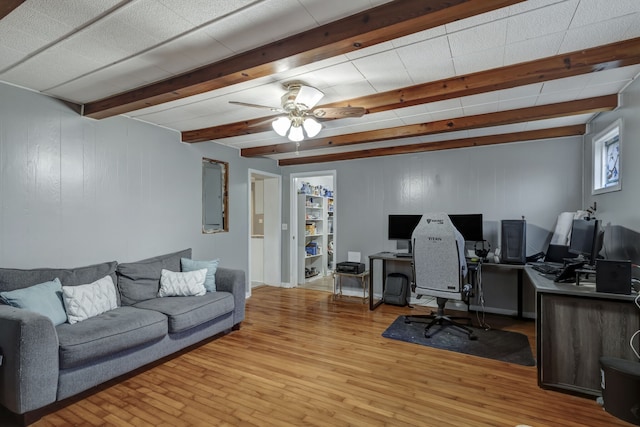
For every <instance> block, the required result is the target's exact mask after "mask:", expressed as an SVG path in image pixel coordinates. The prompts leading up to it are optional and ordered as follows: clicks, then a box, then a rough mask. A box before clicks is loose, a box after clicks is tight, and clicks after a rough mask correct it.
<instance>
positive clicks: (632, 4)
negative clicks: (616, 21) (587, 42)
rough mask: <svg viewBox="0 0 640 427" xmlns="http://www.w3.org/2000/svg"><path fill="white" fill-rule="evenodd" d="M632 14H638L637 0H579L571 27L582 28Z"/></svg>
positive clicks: (639, 3)
mask: <svg viewBox="0 0 640 427" xmlns="http://www.w3.org/2000/svg"><path fill="white" fill-rule="evenodd" d="M634 13H635V14H637V13H640V2H638V1H637V0H615V1H602V0H581V1H580V5H579V6H578V9H577V10H576V14H575V16H574V18H573V22H572V23H571V27H572V28H575V27H582V26H585V25H590V24H593V23H596V22H602V21H605V20H608V19H612V18H617V17H620V16H624V15H629V14H634Z"/></svg>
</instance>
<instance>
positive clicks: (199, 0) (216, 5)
mask: <svg viewBox="0 0 640 427" xmlns="http://www.w3.org/2000/svg"><path fill="white" fill-rule="evenodd" d="M260 1H262V0H216V1H211V0H189V1H188V2H185V1H184V0H159V2H160V3H162V4H163V5H164V6H165V7H167V8H168V9H170V10H172V11H173V12H174V13H175V14H176V15H178V16H180V17H182V18H184V19H185V20H187V21H189V22H190V23H191V24H192V25H193V26H196V27H197V26H201V25H204V24H207V23H210V22H212V21H215V20H217V19H220V18H222V17H224V16H225V15H228V14H231V13H233V12H235V11H237V10H240V9H242V8H244V7H247V6H250V5H251V4H254V3H259V2H260Z"/></svg>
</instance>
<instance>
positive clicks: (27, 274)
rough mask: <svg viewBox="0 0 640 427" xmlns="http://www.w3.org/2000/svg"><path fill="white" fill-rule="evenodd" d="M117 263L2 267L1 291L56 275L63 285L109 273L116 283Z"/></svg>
mask: <svg viewBox="0 0 640 427" xmlns="http://www.w3.org/2000/svg"><path fill="white" fill-rule="evenodd" d="M117 265H118V263H117V262H116V261H111V262H103V263H101V264H93V265H88V266H86V267H75V268H34V269H31V270H20V269H17V268H0V291H12V290H14V289H21V288H26V287H29V286H33V285H37V284H38V283H43V282H48V281H51V280H53V279H55V278H56V277H57V278H58V279H60V282H61V283H62V285H63V286H74V285H84V284H85V283H91V282H94V281H96V280H98V279H100V278H102V277H104V276H107V275H110V276H111V278H112V279H113V283H116V267H117ZM178 265H179V264H178Z"/></svg>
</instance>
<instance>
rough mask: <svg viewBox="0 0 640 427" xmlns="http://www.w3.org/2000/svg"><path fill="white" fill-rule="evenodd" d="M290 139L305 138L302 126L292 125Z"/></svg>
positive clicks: (297, 140)
mask: <svg viewBox="0 0 640 427" xmlns="http://www.w3.org/2000/svg"><path fill="white" fill-rule="evenodd" d="M288 137H289V139H290V140H291V141H293V142H300V141H302V140H303V139H304V133H303V132H302V127H301V126H291V130H290V131H289V135H288Z"/></svg>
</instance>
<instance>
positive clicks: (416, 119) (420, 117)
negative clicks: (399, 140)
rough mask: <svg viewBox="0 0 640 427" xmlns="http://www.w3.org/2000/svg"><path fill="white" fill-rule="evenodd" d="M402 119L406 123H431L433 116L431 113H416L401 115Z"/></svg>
mask: <svg viewBox="0 0 640 427" xmlns="http://www.w3.org/2000/svg"><path fill="white" fill-rule="evenodd" d="M400 119H401V120H402V123H403V124H405V125H417V124H422V123H429V122H432V121H433V117H431V114H429V113H423V114H415V115H411V116H401V117H400Z"/></svg>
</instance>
